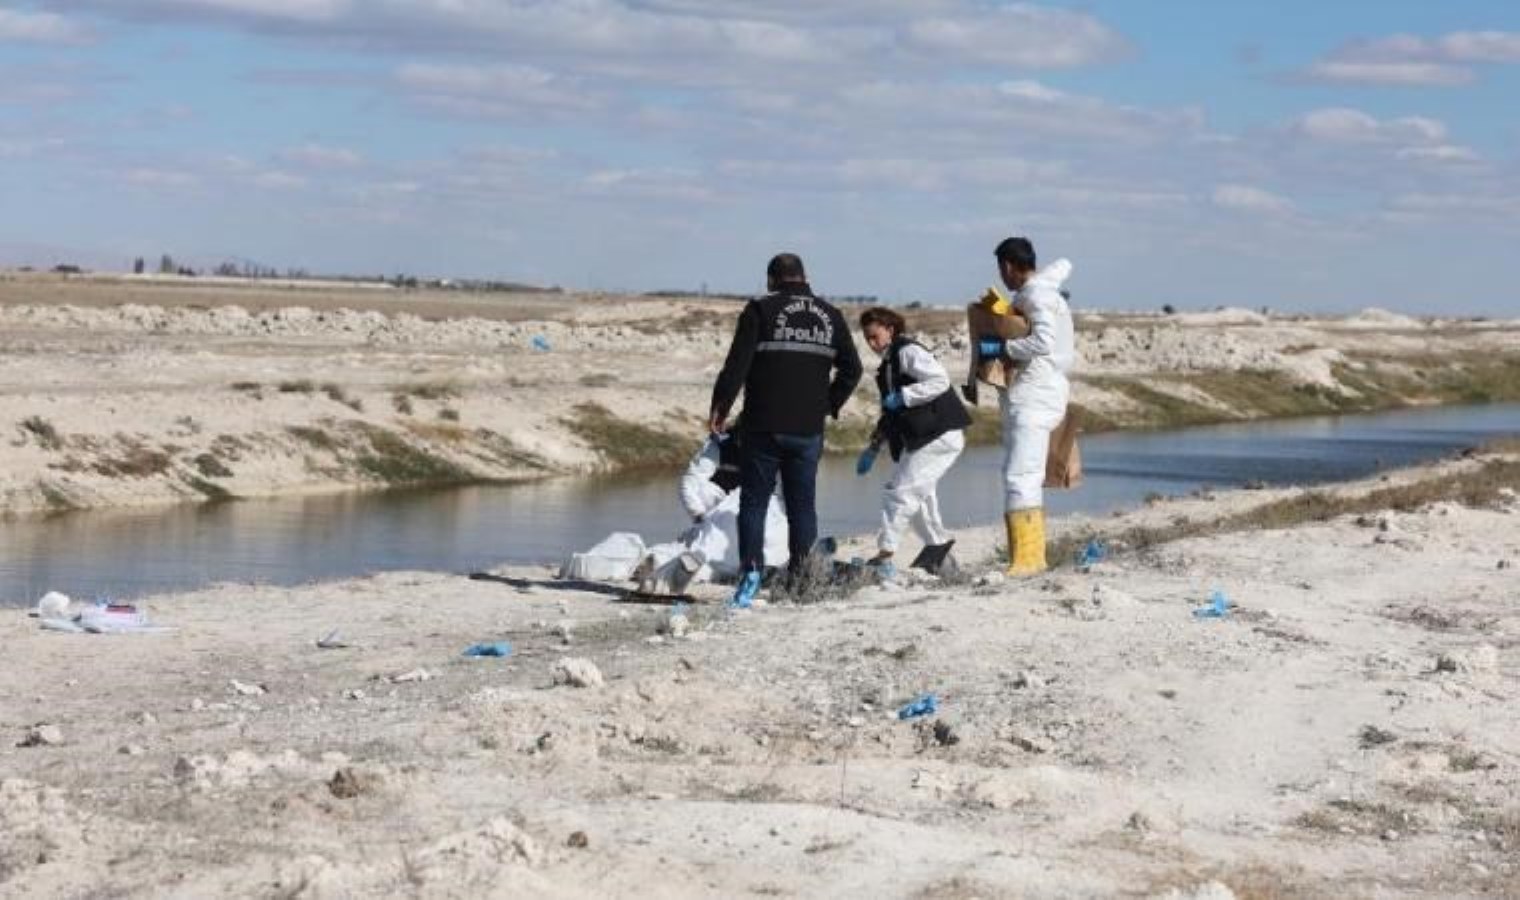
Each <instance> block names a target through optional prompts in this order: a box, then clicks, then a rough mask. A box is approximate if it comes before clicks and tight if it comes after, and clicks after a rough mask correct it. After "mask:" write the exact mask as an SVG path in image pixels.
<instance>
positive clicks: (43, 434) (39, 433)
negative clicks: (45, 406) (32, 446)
mask: <svg viewBox="0 0 1520 900" xmlns="http://www.w3.org/2000/svg"><path fill="white" fill-rule="evenodd" d="M21 430H22V431H24V432H26V433H27V434H30V435H31V436H32V437H34V438H36V439H37V445H38V446H40V447H41V448H42V449H44V450H62V449H63V436H62V435H60V434H59V433H58V429H57V428H54V427H53V423H52V422H49V421H48V420H47V419H44V418H43V417H41V416H27V417H26V418H25V419H22V420H21Z"/></svg>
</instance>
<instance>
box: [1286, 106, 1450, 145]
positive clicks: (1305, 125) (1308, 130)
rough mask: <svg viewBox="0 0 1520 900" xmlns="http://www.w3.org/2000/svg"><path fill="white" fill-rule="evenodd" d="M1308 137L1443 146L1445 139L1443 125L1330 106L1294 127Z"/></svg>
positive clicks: (1306, 117)
mask: <svg viewBox="0 0 1520 900" xmlns="http://www.w3.org/2000/svg"><path fill="white" fill-rule="evenodd" d="M1294 127H1295V129H1296V130H1297V131H1298V132H1299V133H1300V134H1303V135H1304V136H1306V137H1309V138H1312V139H1314V140H1317V141H1328V142H1333V143H1399V144H1419V143H1427V144H1428V143H1440V142H1443V141H1445V140H1446V134H1447V129H1446V125H1445V123H1443V122H1440V121H1438V120H1436V119H1430V118H1426V117H1423V116H1404V117H1402V118H1397V119H1378V118H1376V117H1374V116H1372V115H1370V114H1368V113H1365V112H1363V111H1361V110H1359V109H1350V108H1347V107H1331V108H1328V109H1316V110H1313V111H1312V112H1308V113H1305V114H1304V115H1303V116H1302V117H1300V118H1299V119H1298V121H1297V122H1296V123H1295V124H1294Z"/></svg>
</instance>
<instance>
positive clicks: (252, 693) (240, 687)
mask: <svg viewBox="0 0 1520 900" xmlns="http://www.w3.org/2000/svg"><path fill="white" fill-rule="evenodd" d="M231 683H232V690H233V691H234V692H235V693H237V694H241V695H242V696H244V697H259V696H262V695H264V694H267V693H269V691H268V689H267V688H265V687H264V686H263V685H262V684H249V683H248V682H246V681H238V680H237V679H236V678H234V679H232V682H231Z"/></svg>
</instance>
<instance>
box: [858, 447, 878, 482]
mask: <svg viewBox="0 0 1520 900" xmlns="http://www.w3.org/2000/svg"><path fill="white" fill-rule="evenodd" d="M879 452H881V448H880V447H879V446H878V445H876V444H872V445H871V446H869V447H867V448H866V449H864V450H862V451H860V456H859V457H857V458H856V460H855V474H856V475H864V474H866V473H867V472H869V471H871V467H872V466H874V465H876V454H877V453H879Z"/></svg>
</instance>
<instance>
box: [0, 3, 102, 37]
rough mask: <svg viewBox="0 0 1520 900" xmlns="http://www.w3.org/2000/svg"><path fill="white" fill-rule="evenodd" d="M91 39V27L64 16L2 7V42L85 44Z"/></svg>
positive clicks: (0, 17) (0, 24)
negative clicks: (88, 27)
mask: <svg viewBox="0 0 1520 900" xmlns="http://www.w3.org/2000/svg"><path fill="white" fill-rule="evenodd" d="M90 39H91V33H90V31H89V29H87V28H85V27H84V26H83V25H80V24H78V23H76V22H73V21H71V20H69V19H65V18H64V17H63V16H59V15H55V14H53V13H27V12H19V11H17V10H11V9H0V42H5V41H16V42H18V43H32V44H83V43H86V42H88V41H89V40H90Z"/></svg>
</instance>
